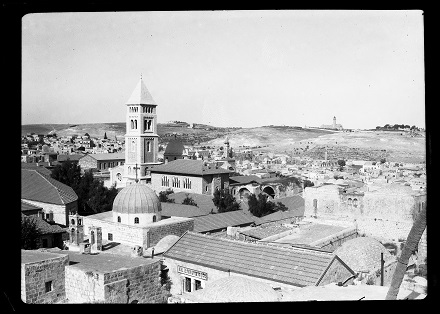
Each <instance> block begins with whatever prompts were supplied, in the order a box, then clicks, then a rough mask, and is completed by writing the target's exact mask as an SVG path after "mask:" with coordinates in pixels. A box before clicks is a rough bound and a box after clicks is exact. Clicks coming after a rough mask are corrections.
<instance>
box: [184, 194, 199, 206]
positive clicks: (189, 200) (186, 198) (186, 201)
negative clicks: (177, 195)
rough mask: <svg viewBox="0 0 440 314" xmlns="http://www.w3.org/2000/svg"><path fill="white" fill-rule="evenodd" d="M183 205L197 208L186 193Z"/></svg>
mask: <svg viewBox="0 0 440 314" xmlns="http://www.w3.org/2000/svg"><path fill="white" fill-rule="evenodd" d="M182 204H183V205H191V206H197V203H196V202H194V200H193V198H192V197H190V196H189V194H188V193H186V196H185V198H184V199H183V201H182Z"/></svg>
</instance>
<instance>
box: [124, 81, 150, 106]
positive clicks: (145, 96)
mask: <svg viewBox="0 0 440 314" xmlns="http://www.w3.org/2000/svg"><path fill="white" fill-rule="evenodd" d="M125 104H127V105H156V106H157V104H156V102H155V101H154V100H153V97H152V96H151V94H150V92H149V91H148V89H147V86H145V84H144V82H143V81H142V78H141V79H140V80H139V82H138V83H137V85H136V87H135V89H134V90H133V92H132V94H131V96H130V98H129V99H128V100H127V102H126V103H125Z"/></svg>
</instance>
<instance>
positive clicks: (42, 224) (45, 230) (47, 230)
mask: <svg viewBox="0 0 440 314" xmlns="http://www.w3.org/2000/svg"><path fill="white" fill-rule="evenodd" d="M21 218H22V219H23V218H26V219H29V220H31V221H33V222H34V223H35V225H36V227H37V229H38V231H40V233H41V234H51V233H63V232H66V229H65V228H61V227H60V226H58V225H51V224H50V223H48V222H46V221H44V220H43V219H41V218H40V217H37V216H26V215H23V214H21Z"/></svg>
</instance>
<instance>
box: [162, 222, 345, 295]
mask: <svg viewBox="0 0 440 314" xmlns="http://www.w3.org/2000/svg"><path fill="white" fill-rule="evenodd" d="M163 256H164V257H165V258H170V259H175V260H179V261H183V262H188V263H193V264H197V265H201V266H205V267H210V268H215V269H220V270H223V271H228V270H230V271H231V272H234V273H239V274H244V275H247V276H251V277H258V278H263V279H267V280H271V281H277V282H281V283H285V284H289V285H294V286H298V287H304V286H314V285H318V284H319V281H320V279H321V278H322V276H323V275H324V274H325V272H326V271H327V269H328V267H329V266H330V264H331V263H332V262H333V260H334V259H335V258H337V257H336V256H335V255H333V254H331V253H328V252H320V251H315V250H308V249H303V248H301V249H300V248H284V247H278V246H270V245H264V244H254V243H248V242H242V241H236V240H229V239H223V238H218V237H213V236H207V235H204V234H199V233H194V232H190V231H188V232H186V233H185V234H184V235H183V236H182V237H181V238H180V239H179V241H177V242H176V243H175V244H174V245H173V246H172V247H171V248H170V249H169V250H168V251H166V252H165V253H164V255H163ZM347 269H349V268H348V266H347ZM349 271H351V272H353V271H352V270H351V269H349Z"/></svg>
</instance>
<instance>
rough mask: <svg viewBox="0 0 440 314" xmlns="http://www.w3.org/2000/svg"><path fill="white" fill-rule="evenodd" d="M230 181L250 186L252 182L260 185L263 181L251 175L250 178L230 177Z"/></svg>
mask: <svg viewBox="0 0 440 314" xmlns="http://www.w3.org/2000/svg"><path fill="white" fill-rule="evenodd" d="M229 181H235V182H237V183H240V184H249V183H252V182H257V183H260V182H261V179H260V178H259V177H257V176H255V175H249V176H233V177H229ZM235 182H231V183H235Z"/></svg>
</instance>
